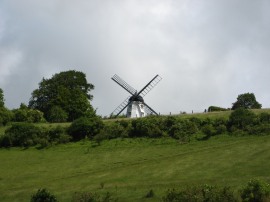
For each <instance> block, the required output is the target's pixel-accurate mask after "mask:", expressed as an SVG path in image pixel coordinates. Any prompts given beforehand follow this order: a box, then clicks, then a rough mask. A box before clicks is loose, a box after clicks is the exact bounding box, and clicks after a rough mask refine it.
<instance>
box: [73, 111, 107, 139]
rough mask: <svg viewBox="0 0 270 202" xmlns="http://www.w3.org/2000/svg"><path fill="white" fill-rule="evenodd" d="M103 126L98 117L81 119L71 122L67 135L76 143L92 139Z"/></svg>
mask: <svg viewBox="0 0 270 202" xmlns="http://www.w3.org/2000/svg"><path fill="white" fill-rule="evenodd" d="M103 126H104V124H103V122H102V120H101V118H100V117H98V116H96V117H91V118H88V117H81V118H79V119H77V120H75V121H73V122H72V124H71V126H70V127H69V129H68V133H69V134H70V135H71V136H72V137H73V140H75V141H78V140H81V139H84V138H86V137H87V138H90V139H91V138H93V137H94V136H96V135H97V134H99V132H100V131H101V129H102V128H103Z"/></svg>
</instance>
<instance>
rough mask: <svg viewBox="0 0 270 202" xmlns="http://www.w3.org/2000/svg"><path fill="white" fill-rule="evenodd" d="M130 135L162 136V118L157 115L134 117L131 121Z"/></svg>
mask: <svg viewBox="0 0 270 202" xmlns="http://www.w3.org/2000/svg"><path fill="white" fill-rule="evenodd" d="M129 136H130V137H152V138H156V137H162V136H164V132H163V131H162V129H161V119H160V118H159V117H156V116H149V117H146V118H138V119H133V120H132V121H131V131H130V133H129Z"/></svg>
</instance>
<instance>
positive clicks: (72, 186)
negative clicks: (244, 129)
mask: <svg viewBox="0 0 270 202" xmlns="http://www.w3.org/2000/svg"><path fill="white" fill-rule="evenodd" d="M254 112H255V113H261V112H267V113H269V110H267V109H265V110H254ZM230 113H231V112H230V111H226V112H212V113H203V114H185V115H181V117H180V116H178V117H177V118H183V119H185V118H190V117H197V118H200V119H207V118H209V119H218V118H225V119H227V118H228V117H229V115H230ZM111 121H115V120H105V122H111ZM38 125H40V126H43V127H48V128H50V127H56V126H57V125H59V124H46V123H39V124H38ZM60 125H61V126H63V127H68V126H69V125H70V123H64V124H60ZM7 127H9V126H7ZM7 127H0V135H3V134H4V132H5V130H6V128H7ZM198 136H200V134H198ZM269 148H270V136H269V135H259V136H258V135H257V136H253V135H247V136H231V135H225V134H223V135H216V136H213V137H211V138H210V139H208V140H202V139H201V140H200V138H199V139H196V138H193V139H192V140H191V141H190V142H188V143H183V142H181V141H179V140H177V139H173V138H170V137H161V138H116V139H111V140H103V141H102V142H101V143H100V144H97V142H95V141H89V140H81V141H79V142H70V143H67V144H59V145H54V146H49V147H46V148H43V149H37V147H29V148H22V147H21V148H20V147H11V148H0V201H29V200H30V198H31V195H32V194H34V193H36V191H37V190H38V189H40V188H46V189H47V190H49V191H50V192H51V193H53V194H54V195H55V196H56V197H57V199H58V200H59V201H72V197H73V196H74V193H76V192H91V193H98V194H100V195H105V194H106V193H107V192H110V193H111V194H112V196H113V198H117V199H118V201H161V199H162V197H163V196H164V195H165V194H166V193H167V191H168V189H173V188H176V189H183V188H185V187H186V186H196V185H204V184H209V185H217V186H230V187H231V188H232V189H233V190H235V194H238V193H237V191H239V190H240V189H242V188H243V187H244V186H246V184H247V182H248V181H249V180H250V179H261V180H264V181H266V182H270V175H269V167H270V150H269ZM151 190H152V193H154V194H153V197H150V198H147V197H146V195H147V193H149V192H150V191H151Z"/></svg>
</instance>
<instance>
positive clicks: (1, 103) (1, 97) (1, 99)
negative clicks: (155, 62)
mask: <svg viewBox="0 0 270 202" xmlns="http://www.w3.org/2000/svg"><path fill="white" fill-rule="evenodd" d="M4 106H5V99H4V92H3V90H2V89H1V88H0V107H4Z"/></svg>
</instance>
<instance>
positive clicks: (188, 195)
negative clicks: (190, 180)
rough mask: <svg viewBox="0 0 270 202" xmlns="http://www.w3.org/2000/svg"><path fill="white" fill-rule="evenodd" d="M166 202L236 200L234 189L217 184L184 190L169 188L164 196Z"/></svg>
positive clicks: (231, 201)
mask: <svg viewBox="0 0 270 202" xmlns="http://www.w3.org/2000/svg"><path fill="white" fill-rule="evenodd" d="M162 201H164V202H178V201H181V202H217V201H218V202H236V201H237V199H236V198H235V196H234V193H233V191H232V190H231V189H230V188H229V187H224V188H218V187H216V186H209V185H204V186H198V187H196V186H195V187H187V188H186V189H184V190H181V191H177V190H176V189H172V190H169V191H168V193H167V194H166V196H164V197H163V198H162Z"/></svg>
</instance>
